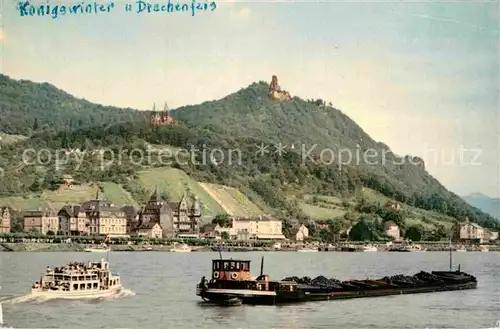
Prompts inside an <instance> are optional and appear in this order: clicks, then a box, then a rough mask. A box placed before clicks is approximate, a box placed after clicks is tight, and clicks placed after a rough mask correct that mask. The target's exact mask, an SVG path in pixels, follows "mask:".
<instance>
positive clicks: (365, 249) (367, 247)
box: [363, 244, 378, 252]
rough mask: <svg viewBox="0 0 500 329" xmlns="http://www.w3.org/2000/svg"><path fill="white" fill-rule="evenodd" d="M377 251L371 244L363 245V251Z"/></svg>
mask: <svg viewBox="0 0 500 329" xmlns="http://www.w3.org/2000/svg"><path fill="white" fill-rule="evenodd" d="M377 251H378V249H377V247H375V246H373V245H371V244H369V245H366V246H363V252H377Z"/></svg>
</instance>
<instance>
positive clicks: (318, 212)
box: [299, 202, 347, 220]
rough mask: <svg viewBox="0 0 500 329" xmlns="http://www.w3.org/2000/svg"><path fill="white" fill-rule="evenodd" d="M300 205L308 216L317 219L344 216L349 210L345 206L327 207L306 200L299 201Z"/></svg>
mask: <svg viewBox="0 0 500 329" xmlns="http://www.w3.org/2000/svg"><path fill="white" fill-rule="evenodd" d="M299 207H300V209H301V210H302V211H303V212H304V213H305V214H306V215H307V216H309V217H311V218H312V219H315V220H327V219H334V218H335V217H341V216H343V215H344V214H345V213H346V212H347V209H343V208H325V207H321V206H316V205H311V204H308V203H305V202H299Z"/></svg>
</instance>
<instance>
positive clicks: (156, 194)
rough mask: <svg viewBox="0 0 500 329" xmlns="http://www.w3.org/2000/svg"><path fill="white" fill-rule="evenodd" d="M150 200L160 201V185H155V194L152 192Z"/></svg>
mask: <svg viewBox="0 0 500 329" xmlns="http://www.w3.org/2000/svg"><path fill="white" fill-rule="evenodd" d="M149 200H151V201H159V200H160V199H159V197H158V186H155V190H154V192H153V194H151V197H150V198H149Z"/></svg>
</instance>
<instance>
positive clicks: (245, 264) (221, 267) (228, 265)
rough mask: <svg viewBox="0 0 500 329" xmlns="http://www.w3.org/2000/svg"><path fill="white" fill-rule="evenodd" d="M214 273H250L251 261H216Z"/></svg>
mask: <svg viewBox="0 0 500 329" xmlns="http://www.w3.org/2000/svg"><path fill="white" fill-rule="evenodd" d="M212 270H213V271H237V272H239V271H245V272H248V271H250V261H246V260H245V261H241V260H214V261H213V264H212Z"/></svg>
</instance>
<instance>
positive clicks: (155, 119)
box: [151, 102, 175, 126]
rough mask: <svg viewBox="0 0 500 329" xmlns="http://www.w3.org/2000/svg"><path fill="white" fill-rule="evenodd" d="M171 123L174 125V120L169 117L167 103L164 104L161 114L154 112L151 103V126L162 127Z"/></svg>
mask: <svg viewBox="0 0 500 329" xmlns="http://www.w3.org/2000/svg"><path fill="white" fill-rule="evenodd" d="M173 123H175V120H174V118H172V117H171V116H170V108H169V107H168V105H167V102H165V105H164V107H163V112H161V113H160V112H156V106H155V104H154V103H153V110H152V116H151V124H152V125H154V126H164V125H169V124H173Z"/></svg>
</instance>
